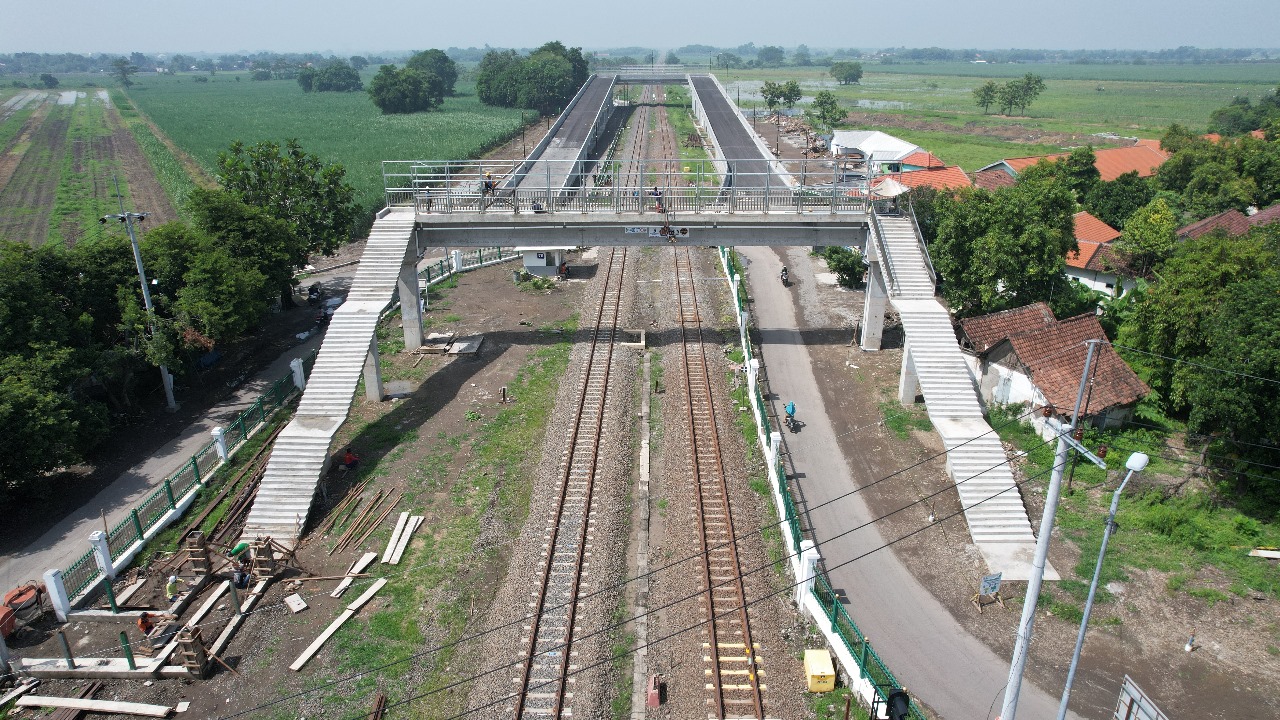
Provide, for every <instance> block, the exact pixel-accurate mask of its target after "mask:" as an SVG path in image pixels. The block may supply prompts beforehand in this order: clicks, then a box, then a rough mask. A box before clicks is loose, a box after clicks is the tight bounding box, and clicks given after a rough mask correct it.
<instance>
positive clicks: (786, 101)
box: [778, 80, 804, 110]
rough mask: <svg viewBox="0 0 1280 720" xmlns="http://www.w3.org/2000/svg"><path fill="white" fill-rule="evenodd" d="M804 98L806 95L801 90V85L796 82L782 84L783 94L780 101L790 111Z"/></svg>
mask: <svg viewBox="0 0 1280 720" xmlns="http://www.w3.org/2000/svg"><path fill="white" fill-rule="evenodd" d="M802 97H804V93H803V92H801V90H800V83H798V82H796V81H795V80H788V81H786V82H785V83H783V84H782V92H781V94H780V95H779V98H778V99H779V100H781V101H782V104H783V105H786V106H787V109H788V110H790V109H791V108H793V107H795V106H796V103H798V102H800V98H802Z"/></svg>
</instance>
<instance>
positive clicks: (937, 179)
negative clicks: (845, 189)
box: [873, 165, 973, 190]
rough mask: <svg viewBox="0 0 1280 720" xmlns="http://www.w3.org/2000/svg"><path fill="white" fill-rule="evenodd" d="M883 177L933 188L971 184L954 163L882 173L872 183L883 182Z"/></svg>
mask: <svg viewBox="0 0 1280 720" xmlns="http://www.w3.org/2000/svg"><path fill="white" fill-rule="evenodd" d="M885 178H893V179H894V180H897V181H898V182H900V183H902V184H903V185H906V186H907V187H909V188H918V187H931V188H933V189H935V190H954V189H958V188H966V187H972V186H973V181H971V180H970V179H969V176H968V175H965V174H964V171H963V170H961V169H960V168H959V167H957V166H955V165H951V166H939V167H934V168H930V169H928V170H909V171H904V172H898V173H891V174H889V175H882V176H880V177H878V178H876V179H875V180H874V181H873V184H879V183H881V182H884V179H885Z"/></svg>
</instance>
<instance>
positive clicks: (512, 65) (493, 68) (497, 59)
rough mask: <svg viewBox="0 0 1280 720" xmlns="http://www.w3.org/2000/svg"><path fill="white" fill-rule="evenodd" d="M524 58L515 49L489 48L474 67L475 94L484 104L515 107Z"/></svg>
mask: <svg viewBox="0 0 1280 720" xmlns="http://www.w3.org/2000/svg"><path fill="white" fill-rule="evenodd" d="M523 64H524V59H523V58H521V57H520V55H519V53H517V52H516V51H515V50H502V51H498V50H491V51H489V52H488V53H485V56H484V59H482V60H481V61H480V66H479V67H478V68H476V96H477V97H479V98H480V102H482V103H484V104H485V105H496V106H498V107H516V99H517V98H518V97H519V94H520V80H521V67H522V66H523Z"/></svg>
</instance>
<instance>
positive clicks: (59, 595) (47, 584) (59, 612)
mask: <svg viewBox="0 0 1280 720" xmlns="http://www.w3.org/2000/svg"><path fill="white" fill-rule="evenodd" d="M44 588H45V590H47V591H48V593H49V602H50V603H51V604H52V605H53V614H54V615H56V616H57V617H58V622H66V621H67V616H69V615H70V614H71V598H70V597H68V596H67V586H66V584H65V583H63V582H62V571H61V570H45V571H44Z"/></svg>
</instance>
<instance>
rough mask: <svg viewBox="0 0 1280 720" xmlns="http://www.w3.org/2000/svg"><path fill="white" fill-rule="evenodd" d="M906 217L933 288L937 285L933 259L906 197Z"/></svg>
mask: <svg viewBox="0 0 1280 720" xmlns="http://www.w3.org/2000/svg"><path fill="white" fill-rule="evenodd" d="M907 215H908V216H910V217H911V227H912V229H914V230H915V231H916V244H917V245H919V246H920V255H921V256H923V257H924V265H925V267H926V268H928V270H929V279H930V280H932V281H933V284H934V287H937V285H938V272H937V271H936V270H934V269H933V258H931V257H929V246H928V245H926V244H925V242H924V233H922V232H920V223H919V222H918V221H917V220H916V206H915V205H914V204H912V202H911V196H910V195H908V196H907Z"/></svg>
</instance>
